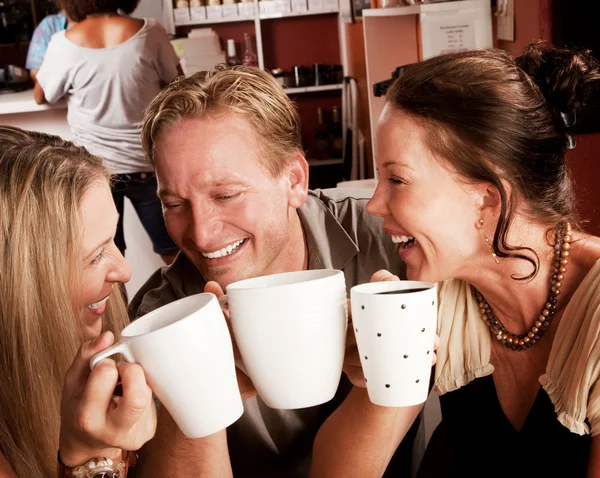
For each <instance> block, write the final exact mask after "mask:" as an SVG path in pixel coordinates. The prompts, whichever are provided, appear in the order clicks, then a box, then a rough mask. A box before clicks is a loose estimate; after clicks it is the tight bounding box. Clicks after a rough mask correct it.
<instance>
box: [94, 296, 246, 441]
mask: <svg viewBox="0 0 600 478" xmlns="http://www.w3.org/2000/svg"><path fill="white" fill-rule="evenodd" d="M114 354H122V355H123V357H124V358H125V360H127V361H128V362H132V363H138V364H140V365H141V366H142V368H143V369H144V373H145V374H146V380H147V381H148V384H149V385H150V388H152V390H153V392H154V393H155V394H156V396H157V397H158V399H159V400H160V402H161V404H162V405H163V406H164V407H166V409H167V410H168V411H169V413H170V414H171V416H172V417H173V419H174V420H175V422H176V423H177V425H178V426H179V428H180V429H181V431H182V432H183V434H184V435H185V436H187V437H189V438H201V437H205V436H208V435H211V434H213V433H215V432H218V431H219V430H223V429H224V428H226V427H228V426H229V425H231V424H232V423H233V422H235V421H236V420H237V419H238V418H240V416H241V415H242V413H243V410H244V407H243V404H242V398H241V396H240V391H239V388H238V384H237V379H236V373H235V364H234V358H233V347H232V342H231V336H230V335H229V330H228V328H227V323H226V322H225V317H224V316H223V311H222V310H221V307H220V306H219V302H218V301H217V298H216V297H215V295H214V294H209V293H205V294H196V295H192V296H190V297H186V298H184V299H180V300H177V301H175V302H171V303H170V304H167V305H165V306H163V307H160V308H159V309H156V310H154V311H152V312H150V313H149V314H147V315H144V316H143V317H140V318H139V319H137V320H135V321H134V322H133V323H132V324H131V325H129V326H127V327H126V328H125V329H124V330H123V332H122V333H121V340H120V341H119V342H118V343H116V344H115V345H113V346H112V347H109V348H107V349H106V350H104V351H103V352H100V353H98V354H96V355H94V357H92V359H91V360H90V367H92V368H93V367H94V365H96V363H98V361H100V360H102V359H104V358H106V357H109V356H111V355H114Z"/></svg>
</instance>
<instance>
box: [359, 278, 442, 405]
mask: <svg viewBox="0 0 600 478" xmlns="http://www.w3.org/2000/svg"><path fill="white" fill-rule="evenodd" d="M350 296H351V302H352V325H353V327H354V335H355V337H356V344H357V346H358V351H359V354H360V362H361V365H362V369H363V372H364V375H365V380H366V382H367V391H368V394H369V399H370V400H371V402H373V403H374V404H376V405H381V406H387V407H407V406H411V405H417V404H419V403H423V402H424V401H425V400H427V396H428V393H429V379H430V376H431V368H432V365H431V364H432V357H433V353H434V350H433V347H434V341H435V334H436V328H437V288H436V285H435V284H431V283H428V282H416V281H384V282H372V283H370V284H362V285H358V286H355V287H353V288H352V289H351V291H350Z"/></svg>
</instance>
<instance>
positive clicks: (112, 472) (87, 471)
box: [57, 451, 136, 478]
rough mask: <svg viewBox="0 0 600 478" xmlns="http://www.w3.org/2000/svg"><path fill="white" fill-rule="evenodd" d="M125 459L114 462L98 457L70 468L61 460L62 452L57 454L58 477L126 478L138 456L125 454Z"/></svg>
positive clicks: (129, 452)
mask: <svg viewBox="0 0 600 478" xmlns="http://www.w3.org/2000/svg"><path fill="white" fill-rule="evenodd" d="M123 453H124V454H123V459H122V460H120V461H118V462H114V461H113V460H111V459H110V458H105V457H98V458H92V459H91V460H90V461H88V462H87V463H85V464H84V465H80V466H76V467H70V466H67V465H65V464H64V463H63V462H62V460H61V459H60V451H59V452H58V454H57V458H58V460H57V461H58V477H59V478H125V477H126V476H127V470H128V468H129V466H130V465H133V464H134V463H132V462H135V458H136V454H135V452H131V451H124V452H123Z"/></svg>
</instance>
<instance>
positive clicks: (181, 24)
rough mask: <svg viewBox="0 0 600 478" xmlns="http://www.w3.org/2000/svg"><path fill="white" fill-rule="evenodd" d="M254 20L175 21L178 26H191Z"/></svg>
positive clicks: (251, 20) (250, 20) (237, 18)
mask: <svg viewBox="0 0 600 478" xmlns="http://www.w3.org/2000/svg"><path fill="white" fill-rule="evenodd" d="M253 21H254V17H244V18H239V17H229V18H213V19H211V20H196V21H192V20H190V21H189V22H181V21H179V22H175V26H176V27H191V26H197V25H214V24H216V23H233V22H253Z"/></svg>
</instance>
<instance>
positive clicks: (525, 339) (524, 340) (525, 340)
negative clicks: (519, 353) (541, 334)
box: [523, 337, 531, 344]
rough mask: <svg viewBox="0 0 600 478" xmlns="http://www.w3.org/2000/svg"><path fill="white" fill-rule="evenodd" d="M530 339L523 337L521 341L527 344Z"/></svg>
mask: <svg viewBox="0 0 600 478" xmlns="http://www.w3.org/2000/svg"><path fill="white" fill-rule="evenodd" d="M530 341H531V339H530V338H529V337H525V338H524V339H523V342H525V343H526V344H528V343H529V342H530Z"/></svg>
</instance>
